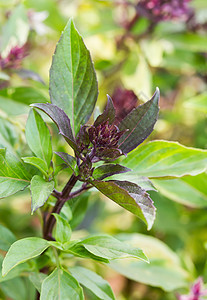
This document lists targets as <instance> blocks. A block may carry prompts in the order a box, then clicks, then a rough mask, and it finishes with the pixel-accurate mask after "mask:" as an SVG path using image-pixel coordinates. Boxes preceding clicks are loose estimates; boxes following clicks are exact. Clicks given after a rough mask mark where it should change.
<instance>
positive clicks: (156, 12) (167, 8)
mask: <svg viewBox="0 0 207 300" xmlns="http://www.w3.org/2000/svg"><path fill="white" fill-rule="evenodd" d="M190 1H191V0H170V1H168V0H150V1H148V0H141V1H140V2H139V4H138V9H140V11H141V12H143V13H144V15H145V16H147V17H149V18H153V19H155V21H169V20H182V21H185V20H187V19H188V17H189V16H190V14H191V12H192V9H191V8H190V6H189V2H190Z"/></svg>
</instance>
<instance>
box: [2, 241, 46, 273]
mask: <svg viewBox="0 0 207 300" xmlns="http://www.w3.org/2000/svg"><path fill="white" fill-rule="evenodd" d="M48 247H49V244H48V242H47V241H46V240H43V239H41V238H38V237H29V238H25V239H21V240H18V241H16V242H15V243H14V244H12V245H11V247H10V248H9V251H8V252H7V254H6V256H5V258H4V261H3V265H2V275H3V276H5V275H6V274H7V273H8V272H9V271H10V270H12V269H13V268H14V267H16V266H17V265H19V264H21V263H23V262H25V261H27V260H29V259H31V258H34V257H36V256H38V255H40V254H41V253H42V252H43V251H44V250H45V249H47V248H48Z"/></svg>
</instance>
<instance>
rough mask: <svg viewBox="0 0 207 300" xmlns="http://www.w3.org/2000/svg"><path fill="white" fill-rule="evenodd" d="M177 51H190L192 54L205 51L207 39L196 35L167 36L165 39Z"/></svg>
mask: <svg viewBox="0 0 207 300" xmlns="http://www.w3.org/2000/svg"><path fill="white" fill-rule="evenodd" d="M165 39H166V40H168V41H170V42H171V43H172V44H173V46H174V47H176V48H178V49H184V50H190V51H193V52H206V51H207V37H206V36H205V35H199V34H196V33H186V32H185V33H174V34H168V36H167V37H166V38H165Z"/></svg>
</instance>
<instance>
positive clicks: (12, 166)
mask: <svg viewBox="0 0 207 300" xmlns="http://www.w3.org/2000/svg"><path fill="white" fill-rule="evenodd" d="M0 165H1V168H0V187H1V188H0V198H3V197H8V196H10V195H13V194H15V193H16V192H18V191H22V190H24V189H25V188H26V187H27V186H28V185H29V182H30V175H29V174H28V172H27V170H26V169H25V167H24V165H23V164H22V163H21V161H19V160H18V158H17V157H16V156H14V155H13V154H11V153H10V152H9V151H6V150H5V149H0Z"/></svg>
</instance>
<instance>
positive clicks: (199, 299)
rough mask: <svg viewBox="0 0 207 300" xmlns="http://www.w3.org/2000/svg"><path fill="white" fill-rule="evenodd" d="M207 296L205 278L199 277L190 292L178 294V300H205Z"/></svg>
mask: <svg viewBox="0 0 207 300" xmlns="http://www.w3.org/2000/svg"><path fill="white" fill-rule="evenodd" d="M203 296H207V289H205V290H203V279H202V278H201V277H199V278H198V279H197V280H196V282H195V283H194V284H193V285H192V287H191V290H190V294H188V295H178V300H203V299H204V298H203Z"/></svg>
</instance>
